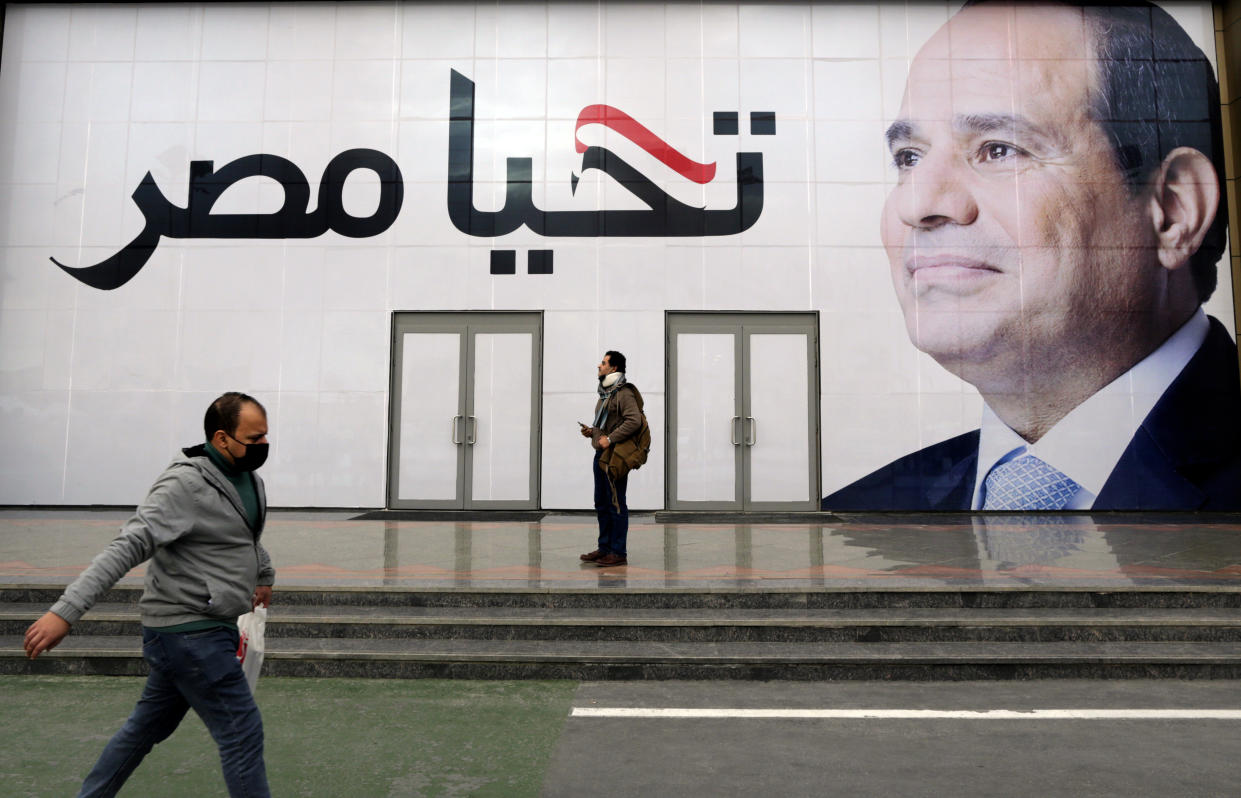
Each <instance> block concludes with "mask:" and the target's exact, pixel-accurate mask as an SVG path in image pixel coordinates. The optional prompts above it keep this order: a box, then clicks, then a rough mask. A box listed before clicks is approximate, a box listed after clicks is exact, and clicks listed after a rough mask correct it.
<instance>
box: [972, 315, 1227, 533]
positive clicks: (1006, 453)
mask: <svg viewBox="0 0 1241 798" xmlns="http://www.w3.org/2000/svg"><path fill="white" fill-rule="evenodd" d="M1209 328H1210V323H1209V322H1208V321H1207V316H1206V313H1205V312H1203V310H1202V308H1198V311H1197V312H1196V313H1195V314H1194V315H1193V316H1192V317H1190V319H1189V321H1187V322H1185V323H1184V324H1183V325H1181V328H1180V329H1179V330H1177V331H1176V332H1175V333H1173V334H1172V336H1171V337H1170V338H1168V340H1166V341H1164V342H1163V345H1161V346H1160V347H1159V348H1158V349H1156V350H1155V351H1154V352H1151V353H1150V354H1149V355H1147V356H1146V357H1145V358H1143V359H1142V360H1141V361H1140V362H1138V363H1137V364H1136V365H1135V366H1134V367H1133V368H1131V369H1129V370H1128V371H1126V372H1125V373H1124V374H1121V375H1120V376H1119V377H1117V378H1116V379H1115V380H1113V381H1112V382H1110V383H1108V384H1107V385H1105V386H1104V387H1103V388H1101V389H1100V390H1099V391H1098V392H1097V393H1095V394H1094V395H1093V396H1091V397H1090V398H1089V399H1087V400H1086V401H1084V402H1082V403H1081V404H1080V405H1078V406H1077V407H1075V408H1073V410H1071V411H1070V412H1069V414H1068V415H1066V416H1065V417H1064V418H1062V419H1060V421H1058V422H1057V423H1056V425H1055V426H1054V427H1052V428H1051V429H1050V430H1048V431H1047V434H1045V435H1044V436H1043V437H1042V438H1039V440H1038V442H1037V443H1027V442H1026V441H1025V439H1023V438H1022V437H1021V436H1020V435H1018V434H1017V433H1016V432H1014V431H1013V430H1012V429H1011V428H1009V426H1008V425H1007V424H1005V423H1004V422H1003V421H1001V420H1000V419H999V417H998V416H997V415H996V414H995V412H994V411H993V410H992V409H991V408H990V407H989V406H987V405H983V411H982V435H981V437H980V439H979V441H978V474H977V476H976V477H975V479H974V498H973V501H972V502H971V504H970V506H971V507H973V508H974V509H975V510H980V509H982V505H983V501H984V498H985V497H984V493H985V492H984V490H983V481H984V480H985V479H986V478H987V474H988V473H990V471H991V469H992V468H994V467H995V466H997V465H999V464H1000V463H1003V462H1007V461H1009V460H1012V459H1014V458H1016V457H1019V456H1021V455H1023V454H1027V453H1028V454H1032V455H1034V456H1035V457H1037V458H1039V459H1040V460H1042V461H1044V462H1045V463H1048V464H1049V465H1051V466H1053V467H1055V468H1057V469H1058V470H1060V471H1061V472H1062V473H1064V474H1066V475H1067V476H1068V477H1070V478H1071V479H1072V480H1073V481H1074V482H1076V483H1077V484H1078V485H1080V486H1081V488H1080V489H1079V490H1078V491H1077V493H1076V494H1075V495H1074V496H1073V498H1072V499H1070V500H1069V503H1068V505H1067V507H1066V509H1069V510H1088V509H1090V507H1092V506H1093V505H1094V501H1095V499H1096V498H1098V496H1099V491H1101V490H1102V489H1103V485H1104V483H1105V482H1107V478H1108V477H1109V476H1110V475H1111V473H1112V469H1113V468H1115V467H1116V462H1117V461H1118V460H1120V456H1121V455H1122V454H1124V452H1125V449H1126V448H1128V446H1129V441H1130V440H1132V438H1133V436H1134V433H1136V432H1137V431H1138V427H1140V426H1141V425H1142V421H1143V420H1144V419H1145V418H1146V416H1147V414H1148V413H1150V411H1151V409H1152V408H1154V406H1155V403H1156V402H1158V401H1159V397H1161V396H1163V393H1164V391H1166V390H1167V389H1168V386H1169V385H1171V384H1172V381H1173V380H1175V379H1176V377H1177V375H1178V374H1180V373H1181V370H1182V369H1184V368H1185V366H1186V364H1188V363H1189V361H1190V360H1191V359H1192V358H1193V356H1194V354H1195V353H1197V351H1198V349H1199V347H1201V346H1202V342H1203V341H1205V340H1206V337H1207V330H1208V329H1209Z"/></svg>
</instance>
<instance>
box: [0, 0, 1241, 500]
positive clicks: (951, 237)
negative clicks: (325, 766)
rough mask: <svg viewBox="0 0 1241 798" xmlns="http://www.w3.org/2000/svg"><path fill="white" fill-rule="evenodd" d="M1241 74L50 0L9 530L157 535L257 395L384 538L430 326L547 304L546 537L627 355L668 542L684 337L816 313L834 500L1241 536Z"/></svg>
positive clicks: (980, 9)
mask: <svg viewBox="0 0 1241 798" xmlns="http://www.w3.org/2000/svg"><path fill="white" fill-rule="evenodd" d="M1214 76H1215V63H1214V36H1213V25H1212V12H1211V6H1210V4H1209V3H1204V2H1191V3H1167V4H1158V5H1154V6H1146V5H1141V6H1133V7H1126V8H1117V7H1111V6H1085V7H1078V6H1074V5H1071V4H1064V5H1029V4H1023V5H1017V6H1013V5H1009V4H1005V3H979V4H974V5H970V6H968V7H966V8H965V9H963V10H962V9H961V7H960V5H959V4H957V3H921V2H920V3H881V4H857V5H846V4H837V3H787V4H778V5H777V4H764V3H757V4H735V3H709V4H697V3H673V2H670V3H602V4H598V3H571V2H565V3H559V2H553V3H517V4H509V3H503V4H491V3H485V4H484V3H480V4H475V3H375V4H366V3H347V4H339V5H335V4H319V3H316V4H284V3H274V4H270V5H263V4H246V5H231V4H201V5H192V4H187V5H165V4H152V5H148V4H139V5H131V6H124V5H96V4H91V5H63V6H55V7H51V6H41V5H14V4H10V5H8V6H7V9H6V17H5V27H4V49H3V61H2V63H0V407H3V415H2V416H0V435H3V437H4V440H6V441H8V442H9V446H10V451H11V452H13V453H15V454H16V456H13V457H10V458H6V462H5V463H3V464H0V503H2V504H130V503H133V502H136V501H137V500H138V498H140V494H141V491H142V490H143V489H144V488H145V486H146V485H147V484H148V483H149V480H150V477H151V475H152V474H154V473H157V472H158V469H159V468H160V467H162V465H163V464H164V463H165V462H166V461H167V460H168V458H169V457H170V456H171V455H172V453H173V452H174V451H175V450H176V448H177V447H179V446H184V445H190V444H191V443H195V442H196V441H197V437H198V435H199V434H200V433H198V432H197V431H196V429H197V426H198V416H199V413H201V409H200V408H201V407H205V405H206V404H207V402H208V401H209V400H210V399H211V398H213V397H214V396H216V395H218V394H219V393H220V392H221V391H223V390H233V389H237V390H245V391H247V392H248V393H251V394H254V395H255V396H257V397H259V398H260V399H261V400H262V401H263V402H264V404H265V405H266V406H267V407H268V409H269V411H270V412H271V414H272V418H271V427H272V441H273V448H272V461H271V465H270V466H269V467H268V468H267V470H266V471H267V476H268V480H267V481H268V486H269V491H270V493H271V496H272V503H273V504H274V505H277V506H354V507H374V506H380V505H383V504H385V502H386V501H387V499H388V496H387V494H386V493H385V490H386V489H385V485H386V484H387V475H388V473H389V469H390V468H391V463H390V462H389V459H390V447H389V442H390V439H391V437H392V430H390V429H389V424H390V421H389V419H390V416H389V405H390V402H392V401H393V391H394V387H393V386H394V382H393V380H394V377H393V374H394V371H393V369H394V363H393V357H394V355H393V352H394V349H393V346H392V340H393V339H392V330H393V329H394V327H393V325H394V321H393V319H394V316H393V314H394V313H399V314H409V313H420V312H433V311H453V312H484V311H506V312H522V311H538V312H539V313H540V314H541V316H540V324H541V327H540V329H541V336H539V337H538V340H539V341H540V342H541V343H540V351H539V352H537V353H536V355H537V358H536V362H535V366H534V370H533V371H531V374H536V375H537V378H538V380H539V381H540V384H539V385H538V386H536V389H535V394H536V404H537V405H538V409H539V412H538V413H535V414H534V415H535V417H536V418H538V419H541V424H542V426H541V428H540V429H538V430H536V431H535V437H536V438H537V441H538V447H537V448H538V450H539V451H538V453H537V456H533V457H531V458H527V460H526V462H524V463H523V464H522V468H526V467H528V466H529V465H533V466H534V467H535V468H537V469H538V471H539V473H538V474H537V479H536V480H535V482H536V484H537V485H539V486H541V487H540V488H539V490H540V492H539V495H538V503H539V505H540V506H543V507H549V508H551V507H559V508H574V507H587V506H589V504H590V496H591V488H590V484H591V483H590V479H591V477H590V474H589V473H588V469H587V467H586V464H587V463H588V461H589V452H584V451H583V450H582V445H581V440H580V438H579V436H577V434H576V428H575V425H574V424H573V421H574V420H575V419H577V418H579V417H580V416H582V415H583V414H586V413H588V412H589V411H590V408H591V407H593V396H594V386H593V384H592V383H593V377H594V365H595V364H596V363H597V362H598V359H599V357H600V355H601V354H602V353H603V352H604V351H605V350H609V349H615V350H621V351H624V352H625V353H626V355H627V356H628V361H629V369H630V372H629V373H630V378H631V379H632V380H633V382H634V383H635V384H637V385H640V387H641V389H642V393H643V396H644V397H645V399H646V413H647V415H648V417H649V419H650V421H651V425H652V430H653V431H654V433H655V438H656V447H657V450H656V452H655V453H654V454H653V455H652V459H651V462H650V463H649V464H648V465H647V467H645V468H644V469H643V470H642V471H641V472H638V473H636V474H635V476H634V479H633V481H631V484H630V496H629V503H630V505H631V506H633V507H635V508H658V507H662V506H665V504H666V503H668V502H669V501H670V499H669V497H670V496H671V495H672V491H673V490H674V489H673V488H671V487H669V485H667V484H665V480H666V478H667V479H671V477H670V476H666V470H667V471H671V470H672V469H666V465H667V464H665V463H664V462H662V459H663V456H664V455H663V454H662V453H661V452H660V451H659V449H660V447H663V448H664V449H665V450H668V449H673V448H675V449H676V451H678V452H680V453H681V455H682V456H683V457H685V458H688V459H692V458H693V457H694V456H695V455H694V454H693V453H694V452H697V451H701V452H702V453H703V455H702V456H704V457H705V456H706V453H708V452H710V451H714V450H712V449H711V448H710V446H707V447H706V448H703V449H701V450H697V449H694V448H693V446H694V445H696V443H697V442H696V440H695V438H694V435H696V434H697V433H694V435H691V434H690V433H689V432H687V430H689V429H690V427H689V426H688V422H686V421H685V419H687V418H689V416H690V415H691V413H688V412H686V411H685V408H684V407H681V408H680V409H679V410H677V411H676V412H673V408H670V407H668V406H667V403H668V402H669V401H671V399H670V397H672V396H674V395H675V396H676V397H677V398H676V401H678V402H682V403H683V402H687V401H691V400H695V399H694V397H698V399H696V401H701V402H703V403H704V404H703V406H704V407H705V406H706V403H709V402H710V401H711V394H712V390H708V389H707V388H705V387H704V386H709V385H713V384H714V383H712V382H711V380H712V379H714V378H716V377H718V371H719V363H720V362H721V361H719V360H718V359H715V360H712V359H711V357H716V356H715V355H712V356H710V357H708V355H706V354H703V355H701V358H700V360H701V362H697V361H696V362H689V361H688V360H687V359H686V357H685V356H684V354H682V355H678V356H676V357H674V356H672V355H671V354H670V353H669V351H668V349H669V346H670V343H669V341H671V340H672V338H671V337H670V334H669V330H670V329H671V327H670V321H669V318H670V317H669V315H668V314H669V313H674V314H676V313H699V314H712V313H720V314H768V315H769V316H770V317H771V318H777V316H776V315H774V314H790V313H792V314H810V315H811V316H812V317H813V318H814V320H815V321H814V325H813V327H814V329H813V340H816V341H817V347H818V348H817V351H816V352H815V353H814V355H815V357H814V358H812V360H813V362H812V363H811V364H810V370H809V371H808V372H807V373H809V374H811V375H812V379H813V375H817V386H816V385H814V384H813V382H811V384H810V385H809V389H810V394H811V396H812V398H813V400H814V401H815V402H817V407H815V408H814V410H815V411H816V412H814V413H810V414H809V415H806V414H804V413H803V414H802V415H800V416H797V417H795V418H793V419H792V421H793V422H796V424H793V425H791V426H789V430H791V431H790V432H789V435H790V437H789V438H788V440H795V439H796V437H797V435H798V434H800V433H798V432H797V429H799V428H795V427H796V425H798V424H800V425H802V426H805V427H806V428H807V429H806V434H808V435H809V436H811V438H812V442H811V444H810V445H800V444H799V445H800V448H799V449H798V451H799V452H804V453H808V454H809V456H810V459H811V460H812V461H813V460H814V455H815V452H816V450H817V463H812V464H811V469H810V473H811V475H812V478H815V479H817V482H818V484H819V489H818V490H817V491H813V492H814V493H816V494H817V495H814V496H811V495H809V494H808V495H807V496H806V497H805V498H806V499H808V500H811V501H812V504H813V505H814V506H822V507H823V508H824V509H830V510H841V511H848V510H894V509H900V510H915V509H925V510H970V509H979V510H983V509H985V510H993V509H1003V510H1016V509H1023V510H1041V509H1091V508H1094V509H1137V508H1144V509H1238V508H1241V454H1239V453H1241V412H1238V411H1241V398H1239V395H1238V378H1237V353H1236V347H1235V344H1234V335H1235V330H1234V329H1233V319H1234V312H1233V299H1232V297H1233V289H1232V286H1231V284H1230V280H1229V272H1228V270H1227V269H1226V268H1219V267H1218V263H1219V262H1221V261H1222V262H1224V263H1226V262H1227V260H1226V253H1225V251H1224V250H1225V246H1226V236H1225V233H1226V231H1225V229H1224V219H1225V209H1224V198H1223V193H1222V190H1221V188H1222V185H1223V183H1222V176H1223V165H1222V148H1221V147H1220V143H1219V136H1220V125H1219V98H1218V89H1217V87H1216V83H1215V77H1214ZM721 318H722V316H721ZM729 318H730V319H732V318H734V316H729ZM739 318H744V316H742V317H739ZM779 318H784V317H783V316H780V317H779ZM739 323H740V322H739ZM691 326H692V325H691ZM686 329H689V328H686ZM689 334H694V333H692V332H691V333H687V335H689ZM700 338H701V340H702V341H707V340H708V337H705V336H700ZM694 340H696V341H697V340H699V339H694ZM773 340H774V339H773ZM688 351H690V350H689V349H686V352H688ZM695 351H701V352H706V351H707V350H706V349H705V348H700V350H695ZM747 351H748V350H747ZM764 351H770V352H771V354H770V355H769V356H768V358H767V360H766V361H765V362H763V363H761V364H758V365H756V367H755V371H754V375H753V379H755V380H756V381H758V380H760V378H761V381H763V382H766V383H767V384H769V385H770V384H773V383H774V384H778V383H780V382H781V381H782V380H785V379H789V378H790V375H791V376H796V377H797V380H801V382H797V384H798V385H801V384H802V383H804V382H805V379H804V378H803V377H802V376H798V375H800V374H801V373H802V372H805V371H806V369H805V368H804V366H805V364H803V363H801V362H800V361H798V360H797V358H798V357H800V355H799V354H798V352H797V350H796V347H792V348H789V347H785V348H784V349H780V348H779V347H775V348H771V349H770V350H764ZM724 354H725V355H729V352H724ZM509 357H510V359H511V356H509ZM410 362H411V363H413V362H415V361H413V360H411V361H410ZM428 362H431V361H428ZM756 362H757V361H756ZM760 365H761V367H762V368H759V367H758V366H760ZM747 368H748V367H747ZM410 374H414V372H413V371H411V372H410ZM694 375H698V376H694ZM433 376H434V375H433V374H428V373H424V372H422V371H419V372H417V377H418V379H423V378H429V377H433ZM404 378H405V379H408V380H413V378H412V377H411V376H410V375H409V374H406V375H404ZM694 380H698V382H697V383H695V385H696V388H697V389H696V390H689V389H688V388H694V387H695V385H690V383H692V382H694ZM414 382H416V380H415V381H414ZM673 382H676V385H673V384H672V383H673ZM793 382H796V380H794V381H793ZM463 384H464V383H463ZM730 384H731V383H730ZM790 384H792V382H790ZM677 386H680V389H679V390H677V389H676V388H677ZM816 388H817V391H816V390H815V389H816ZM488 390H489V391H494V396H496V397H502V396H503V395H504V386H503V385H500V384H497V385H495V386H492V387H489V388H488ZM799 390H801V389H799ZM687 397H689V398H687ZM501 404H502V403H501ZM773 406H774V405H773ZM691 409H692V408H691ZM786 415H787V414H786ZM803 419H808V420H803ZM749 421H750V422H753V419H749ZM455 423H456V422H453V424H455ZM436 424H437V425H438V426H436V429H439V427H441V426H442V427H444V428H445V429H447V428H448V427H447V422H445V424H439V423H438V421H437V422H436ZM756 424H757V426H754V427H753V428H750V427H747V428H746V430H744V431H743V433H744V434H739V433H738V428H734V427H733V426H731V425H730V426H727V427H719V428H716V427H711V428H710V430H709V432H708V433H707V434H709V435H712V436H716V435H718V436H719V441H717V442H715V443H712V444H711V445H716V444H718V447H719V450H720V451H724V452H725V453H727V452H729V451H731V449H730V447H735V446H739V445H749V442H750V436H751V433H752V432H753V439H754V440H756V441H762V442H763V444H767V445H770V441H771V437H770V430H772V429H773V425H772V424H770V423H767V422H765V421H763V420H761V419H760V420H759V421H758V422H756ZM704 429H705V428H704ZM757 430H762V431H761V432H760V431H757ZM455 431H456V427H455V426H454V427H453V434H454V435H455V434H456V433H455ZM446 434H447V433H446ZM763 444H759V445H760V446H761V445H763ZM687 453H688V454H687ZM700 459H701V458H700ZM815 466H817V471H816V468H815ZM486 467H487V468H488V469H503V468H504V467H505V465H504V463H502V462H500V461H497V462H496V463H495V464H490V463H489V464H487V466H486ZM747 468H748V466H747ZM803 470H804V469H803ZM523 473H524V472H523ZM747 473H748V472H747ZM773 473H774V472H773ZM799 473H800V472H799ZM816 474H817V476H816ZM746 478H748V477H746ZM724 479H725V480H726V481H727V480H731V479H732V477H731V476H730V475H728V474H725V477H724ZM729 484H731V483H729ZM738 484H740V483H738ZM812 487H813V486H812ZM704 490H706V489H704ZM730 490H731V488H730ZM798 490H800V488H799V489H798ZM709 493H710V490H706V492H705V493H704V495H707V494H709ZM794 498H796V497H795V496H794Z"/></svg>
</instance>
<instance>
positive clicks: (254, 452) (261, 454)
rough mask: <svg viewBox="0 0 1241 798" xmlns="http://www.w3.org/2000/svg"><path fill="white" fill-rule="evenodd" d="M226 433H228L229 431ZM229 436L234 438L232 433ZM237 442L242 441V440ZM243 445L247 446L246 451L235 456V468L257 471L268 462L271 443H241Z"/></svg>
mask: <svg viewBox="0 0 1241 798" xmlns="http://www.w3.org/2000/svg"><path fill="white" fill-rule="evenodd" d="M224 434H225V435H228V433H227V432H226V433H224ZM228 437H230V438H233V436H232V435H228ZM233 440H235V441H237V439H236V438H233ZM237 442H238V443H241V441H237ZM241 445H242V446H244V447H246V453H245V454H243V455H242V456H241V457H234V458H233V468H235V469H237V470H238V471H255V470H258V469H259V468H260V467H262V465H263V463H266V462H267V448H268V446H270V444H266V443H241Z"/></svg>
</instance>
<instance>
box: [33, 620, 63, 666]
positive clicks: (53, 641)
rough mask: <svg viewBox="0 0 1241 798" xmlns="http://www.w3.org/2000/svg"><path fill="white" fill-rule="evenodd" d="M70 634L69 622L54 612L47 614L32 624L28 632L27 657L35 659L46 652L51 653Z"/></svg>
mask: <svg viewBox="0 0 1241 798" xmlns="http://www.w3.org/2000/svg"><path fill="white" fill-rule="evenodd" d="M67 634H69V622H68V621H66V620H65V619H64V618H62V617H60V616H59V615H57V614H56V613H54V612H45V613H43V617H42V618H40V619H39V620H37V621H35V622H34V623H32V624H30V628H29V629H27V630H26V642H25V646H26V656H28V657H30V658H31V659H34V658H35V657H37V656H39V655H40V654H42V653H43V652H44V651H51V650H52V649H53V648H56V646H58V645H59V644H60V641H61V640H64V639H65V635H67Z"/></svg>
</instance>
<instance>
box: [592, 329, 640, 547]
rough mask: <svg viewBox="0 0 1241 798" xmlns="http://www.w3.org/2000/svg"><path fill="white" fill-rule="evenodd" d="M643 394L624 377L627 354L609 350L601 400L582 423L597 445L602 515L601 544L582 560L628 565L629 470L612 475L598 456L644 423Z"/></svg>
mask: <svg viewBox="0 0 1241 798" xmlns="http://www.w3.org/2000/svg"><path fill="white" fill-rule="evenodd" d="M641 401H642V400H641V396H640V394H639V393H638V389H637V388H636V387H635V386H634V385H632V384H630V383H629V382H627V381H626V380H625V356H624V355H622V354H621V353H620V352H614V351H612V350H608V352H607V354H605V355H604V356H603V360H602V362H600V363H599V401H598V402H597V403H596V404H595V420H594V422H593V423H592V424H591V425H590V426H589V427H588V426H586V425H585V424H582V425H581V426H582V436H583V437H586V438H590V443H591V446H593V447H594V449H595V456H594V459H593V460H592V461H591V464H590V470H591V471H592V472H593V473H594V475H595V515H596V516H597V517H598V518H599V545H598V546H597V547H596V548H595V550H594V551H592V552H590V553H588V554H583V555H582V560H583V561H585V562H593V563H594V564H595V565H597V566H599V567H600V568H607V567H610V566H615V565H627V564H628V563H629V560H628V559H627V558H626V553H625V540H626V538H627V537H628V536H629V507H628V506H627V505H626V504H625V489H626V488H627V487H628V484H629V477H628V475H627V474H625V475H622V476H619V477H617V478H615V479H610V478H609V476H608V474H607V472H605V471H604V470H603V469H601V468H600V467H599V458H600V457H601V456H602V455H603V453H604V452H605V451H607V450H608V449H609V448H611V447H613V446H615V445H616V444H618V443H620V442H622V441H624V440H627V439H628V438H630V437H632V436H633V435H634V434H635V433H637V431H638V429H639V428H640V427H641V426H642V411H641V409H640V408H641Z"/></svg>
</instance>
